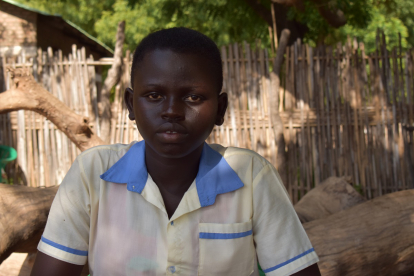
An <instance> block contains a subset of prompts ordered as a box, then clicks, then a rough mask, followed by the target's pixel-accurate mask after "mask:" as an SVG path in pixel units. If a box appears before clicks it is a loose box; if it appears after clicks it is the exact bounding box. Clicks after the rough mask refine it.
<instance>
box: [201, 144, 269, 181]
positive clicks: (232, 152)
mask: <svg viewBox="0 0 414 276" xmlns="http://www.w3.org/2000/svg"><path fill="white" fill-rule="evenodd" d="M209 146H210V147H211V148H212V149H213V150H215V151H217V152H218V153H220V154H221V155H222V156H223V157H224V159H225V160H226V162H227V163H228V164H229V165H230V167H231V168H232V169H233V170H234V171H235V172H236V173H237V174H238V175H239V177H240V178H241V179H242V180H243V182H245V181H248V182H250V181H253V179H254V178H256V177H257V176H258V175H259V174H260V173H261V172H262V171H263V169H264V168H266V167H268V166H270V167H273V166H272V164H271V163H270V162H269V161H268V160H266V159H265V158H264V157H263V156H261V155H260V154H258V153H256V152H254V151H252V150H249V149H243V148H237V147H223V146H221V145H218V144H210V145H209Z"/></svg>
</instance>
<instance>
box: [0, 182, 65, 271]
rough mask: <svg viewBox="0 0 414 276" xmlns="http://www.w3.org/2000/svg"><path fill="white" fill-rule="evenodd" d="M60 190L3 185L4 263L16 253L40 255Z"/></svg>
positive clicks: (0, 255) (0, 244)
mask: <svg viewBox="0 0 414 276" xmlns="http://www.w3.org/2000/svg"><path fill="white" fill-rule="evenodd" d="M57 189H58V187H57V186H55V187H50V188H45V189H41V188H31V187H27V186H23V185H6V184H0V210H1V211H0V233H1V239H0V263H2V262H3V261H4V260H5V259H6V258H7V257H8V256H9V255H10V254H11V253H12V252H26V253H31V252H36V248H37V244H38V242H39V240H40V236H41V235H42V233H43V229H44V227H45V224H46V220H47V216H48V215H49V209H50V206H51V205H52V201H53V198H54V197H55V194H56V192H57Z"/></svg>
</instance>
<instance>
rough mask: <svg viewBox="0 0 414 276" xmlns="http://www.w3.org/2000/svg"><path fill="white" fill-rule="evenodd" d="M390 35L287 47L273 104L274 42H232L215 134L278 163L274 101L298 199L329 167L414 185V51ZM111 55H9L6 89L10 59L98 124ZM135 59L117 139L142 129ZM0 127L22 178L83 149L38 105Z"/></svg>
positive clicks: (52, 176)
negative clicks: (134, 93)
mask: <svg viewBox="0 0 414 276" xmlns="http://www.w3.org/2000/svg"><path fill="white" fill-rule="evenodd" d="M384 41H385V40H382V39H379V40H378V50H377V52H376V53H374V54H373V55H366V54H365V53H364V45H363V44H358V43H353V42H352V41H348V43H346V44H345V45H338V46H337V47H335V48H333V47H325V46H322V47H318V48H311V47H309V46H308V45H302V44H301V43H300V42H297V43H295V44H294V45H292V46H290V47H288V48H287V50H286V53H285V61H284V65H283V69H282V74H281V81H282V87H283V88H282V89H280V91H278V92H279V93H278V95H279V97H280V101H279V102H280V103H281V104H280V106H279V107H270V106H269V102H270V101H269V94H270V93H269V92H270V91H271V89H274V88H273V87H274V85H273V84H272V82H271V79H270V70H271V68H272V66H273V59H272V58H271V57H269V54H268V51H267V50H266V49H260V48H259V47H251V46H250V45H248V44H246V43H243V44H233V45H229V46H227V47H223V48H222V49H221V53H222V57H223V69H224V88H223V90H224V91H225V92H227V93H228V94H229V99H230V104H229V108H228V111H227V114H226V118H225V123H224V125H223V126H221V127H216V128H215V129H214V130H213V132H212V134H211V135H210V137H209V138H208V142H210V143H220V144H223V145H225V146H238V147H245V148H249V149H252V150H255V151H257V152H258V153H259V154H261V155H263V156H264V157H266V158H267V159H268V160H269V161H271V162H272V163H273V164H275V162H276V145H275V139H274V135H273V127H272V122H271V120H270V119H269V118H270V109H271V108H278V109H279V111H280V114H281V117H282V121H283V124H284V129H285V132H284V136H285V140H286V153H285V154H286V155H287V160H288V164H287V170H288V173H287V175H288V182H287V183H285V185H286V188H287V190H288V192H289V194H290V196H291V199H292V201H293V202H296V201H297V200H298V198H300V196H302V195H304V194H305V193H306V192H307V191H309V190H310V189H312V188H313V187H314V186H315V185H318V184H319V183H320V182H321V181H323V180H324V179H326V178H328V177H330V176H349V177H350V178H351V179H352V182H353V184H354V185H355V186H356V187H357V188H358V189H360V191H361V192H362V193H363V194H364V195H365V196H366V197H367V198H373V197H376V196H379V195H382V194H384V193H388V192H393V191H397V190H401V189H408V188H414V165H413V157H414V145H413V128H414V114H413V113H414V106H413V100H414V91H413V90H414V88H413V87H414V76H413V73H414V72H413V71H414V66H413V63H414V60H413V52H412V51H409V52H402V51H401V49H394V50H392V51H387V50H386V45H385V42H384ZM252 48H253V49H252ZM111 62H112V59H110V58H106V59H103V60H100V61H94V60H93V59H92V58H91V57H89V58H87V57H86V56H85V52H84V50H83V49H76V48H73V51H72V54H71V55H69V56H68V57H63V56H62V54H61V52H59V51H58V52H56V53H52V51H51V50H49V51H47V52H43V53H41V52H39V55H38V57H37V58H36V59H25V58H24V57H19V58H18V59H16V60H3V62H2V67H1V70H2V72H3V73H2V75H3V80H4V81H3V89H4V90H6V89H7V88H8V84H9V76H8V75H7V72H6V71H5V70H4V68H5V67H7V66H10V67H28V68H30V69H31V70H32V71H33V73H34V76H35V77H36V78H37V79H38V81H39V82H41V83H42V84H43V85H44V87H45V88H46V89H47V90H48V91H50V92H51V93H52V94H53V95H55V96H56V97H58V98H59V99H60V100H61V101H63V102H64V103H65V104H66V105H68V106H69V107H71V108H72V109H73V110H75V111H76V112H77V113H79V114H82V115H84V116H88V117H90V118H91V126H92V127H93V129H94V130H95V131H96V132H97V133H98V134H99V97H100V96H99V90H100V83H99V80H100V76H99V75H97V72H99V71H100V70H98V69H97V68H100V67H101V66H106V65H108V64H111ZM130 63H131V59H130V56H126V57H125V64H128V65H129V66H127V67H125V68H124V69H123V75H122V79H121V81H120V83H118V85H117V86H116V87H115V95H114V101H113V104H112V113H113V117H112V119H111V121H112V123H111V134H110V142H111V143H119V142H121V143H129V142H130V141H132V140H140V139H142V138H141V137H140V135H139V133H138V131H136V127H135V125H134V123H133V122H131V121H130V120H129V119H128V116H127V110H126V108H125V106H124V104H123V101H122V97H123V91H124V89H125V88H126V86H128V84H129V69H127V68H130ZM0 134H1V135H0V143H1V144H7V145H11V146H14V147H16V148H17V149H18V154H19V160H18V165H19V166H17V165H16V166H15V167H14V168H19V169H20V170H21V171H22V172H23V173H24V174H21V173H20V174H19V173H18V170H16V169H15V170H14V173H12V176H13V178H14V181H15V182H19V181H21V180H22V179H19V175H20V178H22V177H21V175H25V176H26V178H27V179H26V182H27V184H28V185H30V186H50V185H56V184H58V183H59V182H60V181H61V180H62V178H63V176H64V175H65V173H66V171H67V170H68V169H69V166H70V164H71V163H72V162H73V160H74V158H75V157H76V156H77V155H78V154H79V150H77V149H76V147H75V146H74V145H73V144H72V143H71V142H70V141H69V140H68V138H67V137H66V136H65V135H64V134H63V133H61V132H60V131H59V130H57V129H56V128H55V127H54V125H53V124H51V123H50V122H48V121H47V120H46V119H45V118H44V117H42V116H40V115H38V114H35V113H33V112H30V111H18V112H12V113H10V114H4V115H0ZM11 167H13V166H11ZM9 169H10V168H9ZM10 170H11V171H13V170H12V168H11V169H10ZM23 178H24V177H23ZM23 180H24V179H23Z"/></svg>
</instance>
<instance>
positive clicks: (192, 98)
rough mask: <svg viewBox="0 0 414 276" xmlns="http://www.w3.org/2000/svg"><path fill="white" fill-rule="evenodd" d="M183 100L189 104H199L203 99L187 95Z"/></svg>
mask: <svg viewBox="0 0 414 276" xmlns="http://www.w3.org/2000/svg"><path fill="white" fill-rule="evenodd" d="M185 100H186V101H188V102H191V103H198V102H201V101H202V100H203V99H202V98H201V97H200V96H197V95H188V96H186V97H185Z"/></svg>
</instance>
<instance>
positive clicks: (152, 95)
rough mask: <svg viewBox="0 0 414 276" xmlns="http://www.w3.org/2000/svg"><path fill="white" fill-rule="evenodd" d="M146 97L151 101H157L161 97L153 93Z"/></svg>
mask: <svg viewBox="0 0 414 276" xmlns="http://www.w3.org/2000/svg"><path fill="white" fill-rule="evenodd" d="M146 97H147V98H148V99H150V100H151V101H158V100H161V99H162V96H161V95H160V94H158V93H155V92H153V93H149V94H147V95H146Z"/></svg>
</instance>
